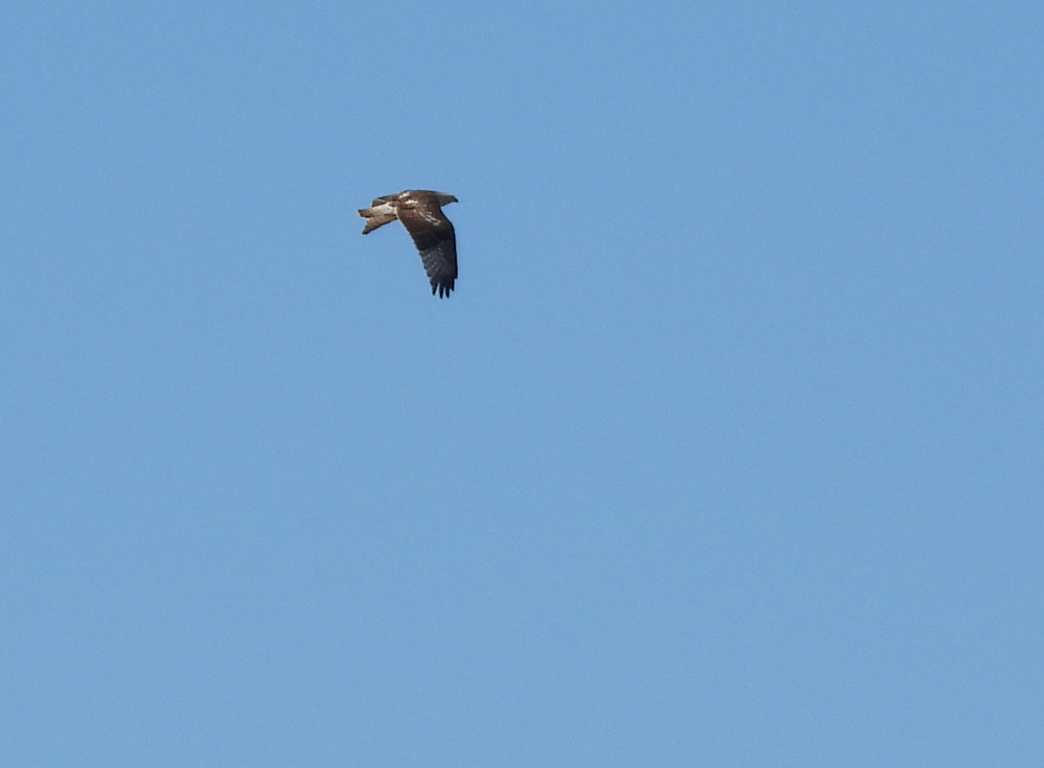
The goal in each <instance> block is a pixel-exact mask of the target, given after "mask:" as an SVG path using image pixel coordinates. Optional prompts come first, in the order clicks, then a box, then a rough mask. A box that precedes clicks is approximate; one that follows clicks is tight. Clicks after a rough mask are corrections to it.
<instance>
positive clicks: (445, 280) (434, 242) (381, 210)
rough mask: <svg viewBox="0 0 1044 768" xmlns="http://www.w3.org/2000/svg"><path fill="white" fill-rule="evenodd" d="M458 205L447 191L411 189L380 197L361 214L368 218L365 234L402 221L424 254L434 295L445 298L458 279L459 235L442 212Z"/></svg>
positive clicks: (422, 254)
mask: <svg viewBox="0 0 1044 768" xmlns="http://www.w3.org/2000/svg"><path fill="white" fill-rule="evenodd" d="M455 202H457V198H455V197H454V196H453V195H450V194H447V193H445V192H434V191H432V190H430V189H407V190H405V191H403V192H398V193H396V194H394V195H385V196H384V197H378V198H377V199H376V200H374V201H373V203H372V204H371V205H370V207H369V208H363V209H362V210H360V211H359V215H360V216H362V217H363V218H364V219H366V226H364V227H363V231H362V233H363V234H364V235H365V234H368V233H370V232H373V230H375V229H377V228H378V227H383V226H384V225H385V224H387V223H388V222H389V221H395V219H398V220H399V221H401V222H402V225H403V226H404V227H406V231H407V232H409V233H410V237H412V238H413V244H414V245H416V246H417V250H418V251H419V252H420V257H421V261H422V262H423V263H424V271H425V272H427V273H428V279H429V280H430V281H431V293H432V295H433V296H434V295H435V293H436V292H438V296H439V298H440V299H441V298H445V297H447V296H449V295H450V291H452V290H453V283H454V281H455V280H456V279H457V236H456V233H454V231H453V224H452V223H451V222H450V220H449V219H447V218H446V215H445V214H444V213H443V212H442V206H444V205H449V204H450V203H455Z"/></svg>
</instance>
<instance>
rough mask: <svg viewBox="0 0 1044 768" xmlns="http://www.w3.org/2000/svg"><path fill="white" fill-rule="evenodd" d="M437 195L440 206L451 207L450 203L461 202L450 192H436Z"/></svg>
mask: <svg viewBox="0 0 1044 768" xmlns="http://www.w3.org/2000/svg"><path fill="white" fill-rule="evenodd" d="M435 195H436V196H437V197H438V198H439V205H449V204H450V203H459V202H460V201H459V200H457V198H455V197H454V196H453V195H451V194H450V193H449V192H436V193H435Z"/></svg>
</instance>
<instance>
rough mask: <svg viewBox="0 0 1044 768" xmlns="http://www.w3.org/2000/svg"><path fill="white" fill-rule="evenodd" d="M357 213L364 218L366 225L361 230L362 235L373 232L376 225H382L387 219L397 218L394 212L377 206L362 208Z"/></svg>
mask: <svg viewBox="0 0 1044 768" xmlns="http://www.w3.org/2000/svg"><path fill="white" fill-rule="evenodd" d="M359 215H360V216H362V217H363V218H364V219H366V226H365V227H363V231H362V233H363V234H364V235H365V234H367V233H369V232H373V230H375V229H377V227H383V226H384V225H385V224H387V223H388V222H389V221H395V219H396V218H397V217H396V216H395V214H394V213H391V212H389V211H387V210H380V209H378V208H363V209H361V210H360V211H359Z"/></svg>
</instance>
